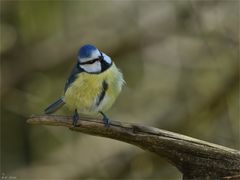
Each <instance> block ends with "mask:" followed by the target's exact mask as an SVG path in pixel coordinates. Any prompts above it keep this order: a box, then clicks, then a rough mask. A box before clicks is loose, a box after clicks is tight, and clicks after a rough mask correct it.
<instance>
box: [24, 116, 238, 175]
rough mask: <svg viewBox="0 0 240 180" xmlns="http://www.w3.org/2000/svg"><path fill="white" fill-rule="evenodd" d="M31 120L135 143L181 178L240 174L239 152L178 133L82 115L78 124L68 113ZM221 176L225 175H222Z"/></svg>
mask: <svg viewBox="0 0 240 180" xmlns="http://www.w3.org/2000/svg"><path fill="white" fill-rule="evenodd" d="M27 122H28V123H30V124H39V125H51V126H65V127H68V128H69V129H71V130H74V131H79V132H82V133H86V134H91V135H96V136H102V137H108V138H112V139H116V140H120V141H123V142H126V143H129V144H133V145H136V146H138V147H140V148H142V149H144V150H148V151H151V152H154V153H156V154H158V155H159V156H161V157H163V158H165V159H166V160H167V161H169V162H170V163H171V164H172V165H174V166H176V167H177V168H178V169H179V170H180V171H181V172H182V174H183V179H202V178H214V179H219V178H224V177H225V178H226V179H229V178H230V179H231V177H232V178H240V152H239V151H237V150H234V149H230V148H227V147H224V146H220V145H216V144H212V143H209V142H205V141H201V140H198V139H194V138H191V137H188V136H184V135H181V134H177V133H173V132H169V131H165V130H161V129H157V128H154V127H149V126H144V125H140V124H133V123H131V124H130V123H122V122H121V123H120V122H116V121H112V122H111V125H110V126H109V127H105V126H104V124H103V122H102V121H101V120H100V119H92V118H89V117H83V116H81V118H80V121H79V123H78V127H73V126H72V118H71V117H69V116H56V115H42V116H32V117H30V118H29V119H28V121H27ZM225 178H224V179H225Z"/></svg>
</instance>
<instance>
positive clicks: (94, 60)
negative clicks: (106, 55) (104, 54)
mask: <svg viewBox="0 0 240 180" xmlns="http://www.w3.org/2000/svg"><path fill="white" fill-rule="evenodd" d="M96 61H99V58H96V59H93V60H90V61H87V62H81V63H79V64H80V65H84V64H93V63H95V62H96Z"/></svg>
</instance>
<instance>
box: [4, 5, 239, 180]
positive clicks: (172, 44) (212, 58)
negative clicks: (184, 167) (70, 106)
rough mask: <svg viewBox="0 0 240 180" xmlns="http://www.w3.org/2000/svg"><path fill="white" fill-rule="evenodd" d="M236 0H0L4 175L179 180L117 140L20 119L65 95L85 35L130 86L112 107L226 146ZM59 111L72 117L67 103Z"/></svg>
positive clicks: (234, 117)
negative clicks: (119, 69) (109, 57)
mask: <svg viewBox="0 0 240 180" xmlns="http://www.w3.org/2000/svg"><path fill="white" fill-rule="evenodd" d="M239 5H240V4H239V1H238V0H229V1H227V0H225V1H224V0H209V1H200V0H197V1H193V0H181V1H165V0H159V1H135V0H133V1H130V0H126V1H26V0H25V1H23V0H22V1H12V0H11V1H10V0H9V1H8V0H2V1H1V47H0V53H1V176H2V177H8V178H9V177H12V178H17V179H180V177H181V174H180V173H179V172H178V171H177V169H176V168H174V167H173V166H171V165H170V164H168V163H167V162H166V161H164V160H163V159H161V158H160V157H158V156H156V155H154V154H152V153H149V152H145V151H143V150H141V149H139V148H137V147H134V146H132V145H129V144H125V143H123V142H118V141H115V140H111V139H106V138H100V137H94V136H89V135H84V134H81V133H76V132H72V131H69V130H68V129H66V128H63V127H48V126H33V125H28V124H26V119H27V118H28V117H29V116H30V115H32V114H42V113H43V109H44V108H46V107H47V106H48V105H49V104H50V103H51V102H52V101H54V100H55V99H56V98H58V97H59V96H61V95H62V93H63V87H64V84H65V81H66V78H67V77H68V75H69V73H70V70H71V68H72V66H73V64H74V63H75V61H76V54H77V51H78V49H79V47H81V46H82V45H84V44H86V43H90V44H94V45H96V46H97V47H98V48H99V49H100V50H102V51H104V52H106V53H107V54H109V55H110V56H111V57H112V59H113V60H114V61H115V63H116V64H117V66H119V67H120V68H121V70H122V72H123V74H124V77H125V79H126V82H127V84H126V86H125V87H124V90H123V92H122V93H121V95H120V97H119V98H118V100H117V101H116V103H115V105H114V106H113V108H112V109H111V110H110V111H109V112H108V114H109V116H110V117H111V118H112V119H113V120H117V121H125V122H137V123H143V124H146V125H150V126H155V127H158V128H163V129H166V130H170V131H174V132H179V133H182V134H185V135H189V136H192V137H195V138H199V139H202V140H206V141H210V142H213V143H217V144H221V145H224V146H228V147H231V148H235V149H239V148H240V144H239V142H240V138H239V135H240V134H239V115H240V114H239V61H240V58H239V54H240V53H239V32H240V29H239V27H240V26H239V22H240V20H239V19H240V13H239V11H240V8H239V7H240V6H239ZM57 113H58V114H64V115H71V112H69V111H68V110H67V108H66V107H64V108H62V109H61V110H60V111H59V112H57Z"/></svg>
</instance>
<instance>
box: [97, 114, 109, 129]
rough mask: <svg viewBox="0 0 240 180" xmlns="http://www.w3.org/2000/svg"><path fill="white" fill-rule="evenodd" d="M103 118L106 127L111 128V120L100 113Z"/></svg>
mask: <svg viewBox="0 0 240 180" xmlns="http://www.w3.org/2000/svg"><path fill="white" fill-rule="evenodd" d="M99 113H100V114H101V115H102V116H103V122H104V125H105V127H109V126H110V119H109V118H108V117H107V116H106V115H105V114H104V113H103V112H102V111H100V112H99Z"/></svg>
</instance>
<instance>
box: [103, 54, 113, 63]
mask: <svg viewBox="0 0 240 180" xmlns="http://www.w3.org/2000/svg"><path fill="white" fill-rule="evenodd" d="M102 54H103V59H104V60H105V61H106V62H107V63H108V64H111V63H112V59H111V58H110V57H109V56H108V55H106V54H105V53H103V52H102Z"/></svg>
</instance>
